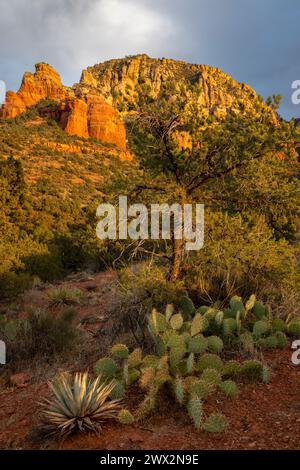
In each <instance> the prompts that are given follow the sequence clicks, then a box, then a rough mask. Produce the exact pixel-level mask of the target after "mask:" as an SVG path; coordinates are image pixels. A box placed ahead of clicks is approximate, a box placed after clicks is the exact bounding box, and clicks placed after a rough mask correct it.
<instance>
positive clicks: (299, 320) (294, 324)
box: [287, 317, 300, 338]
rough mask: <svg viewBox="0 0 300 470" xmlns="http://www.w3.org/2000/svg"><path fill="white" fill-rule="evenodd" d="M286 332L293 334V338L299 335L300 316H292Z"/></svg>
mask: <svg viewBox="0 0 300 470" xmlns="http://www.w3.org/2000/svg"><path fill="white" fill-rule="evenodd" d="M287 332H288V334H289V335H291V336H294V337H295V338H299V337H300V317H295V318H292V320H291V321H290V322H289V323H288V325H287Z"/></svg>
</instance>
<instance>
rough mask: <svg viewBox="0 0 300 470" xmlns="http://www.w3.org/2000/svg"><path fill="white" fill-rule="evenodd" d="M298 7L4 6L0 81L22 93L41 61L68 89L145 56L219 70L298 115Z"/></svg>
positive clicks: (67, 0) (100, 1)
mask: <svg viewBox="0 0 300 470" xmlns="http://www.w3.org/2000/svg"><path fill="white" fill-rule="evenodd" d="M299 20H300V2H299V0H31V1H30V2H29V1H28V0H10V1H6V0H0V31H1V40H0V79H1V80H4V81H5V82H6V84H7V87H8V88H11V89H17V88H18V86H19V83H20V80H21V77H22V74H23V72H24V71H25V70H32V69H33V66H34V63H36V62H38V61H41V60H44V61H46V62H48V63H50V64H51V65H53V66H54V67H55V68H56V69H57V70H58V71H59V72H60V74H61V76H62V78H63V81H64V83H65V84H68V85H71V84H72V83H74V82H76V81H78V79H79V77H80V73H81V70H82V69H83V68H85V67H87V66H88V65H93V64H95V63H97V62H102V61H103V60H107V59H110V58H113V57H123V56H125V55H129V54H136V53H141V52H145V53H147V54H149V55H150V56H153V57H171V58H174V59H182V60H186V61H189V62H193V63H206V64H209V65H214V66H217V67H220V68H221V69H222V70H224V71H225V72H227V73H229V74H230V75H232V76H233V77H234V78H236V79H237V80H239V81H243V82H247V83H249V84H250V85H251V86H253V87H254V89H255V90H256V91H257V92H258V93H259V94H262V95H264V96H265V97H266V96H268V95H271V94H273V93H276V94H277V93H279V94H282V95H283V104H282V108H281V112H282V114H283V116H285V117H291V116H298V115H300V107H298V106H295V105H293V104H292V102H291V98H290V97H291V83H292V82H293V81H294V80H299V79H300V61H299V50H300V35H299V33H298V30H299Z"/></svg>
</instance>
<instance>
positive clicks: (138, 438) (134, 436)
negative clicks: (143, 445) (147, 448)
mask: <svg viewBox="0 0 300 470" xmlns="http://www.w3.org/2000/svg"><path fill="white" fill-rule="evenodd" d="M129 439H130V440H131V442H143V441H144V440H145V438H144V436H143V435H142V434H140V433H139V432H135V433H132V434H131V436H130V438H129Z"/></svg>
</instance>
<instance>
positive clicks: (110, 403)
mask: <svg viewBox="0 0 300 470" xmlns="http://www.w3.org/2000/svg"><path fill="white" fill-rule="evenodd" d="M48 385H49V387H50V389H51V391H52V392H53V394H54V397H53V399H51V400H48V399H45V400H44V402H43V406H44V407H45V408H44V409H43V411H42V413H43V416H44V418H45V421H46V423H47V425H48V426H49V429H50V431H51V433H55V434H60V435H61V436H67V435H69V434H70V433H72V432H73V431H76V430H79V431H93V432H99V431H101V424H102V422H103V421H105V420H108V419H111V418H114V417H115V416H116V415H117V414H118V412H119V410H120V408H121V403H120V402H121V401H120V400H110V399H109V395H110V393H111V392H112V391H113V389H114V387H115V385H116V381H115V380H112V381H111V382H109V383H105V382H103V381H102V379H101V376H99V377H98V378H97V379H96V380H92V379H90V378H89V377H88V374H87V373H84V374H81V373H76V374H75V376H72V375H70V374H68V373H62V374H60V375H59V376H58V377H57V378H56V379H54V380H53V381H52V382H49V384H48Z"/></svg>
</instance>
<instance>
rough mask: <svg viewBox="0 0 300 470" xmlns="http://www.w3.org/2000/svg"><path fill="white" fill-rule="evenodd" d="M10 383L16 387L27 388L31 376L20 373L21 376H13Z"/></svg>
mask: <svg viewBox="0 0 300 470" xmlns="http://www.w3.org/2000/svg"><path fill="white" fill-rule="evenodd" d="M9 381H10V383H11V385H14V386H15V387H25V386H26V385H27V384H28V382H29V381H30V376H29V374H26V373H25V372H20V373H19V374H14V375H11V376H10V378H9Z"/></svg>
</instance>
